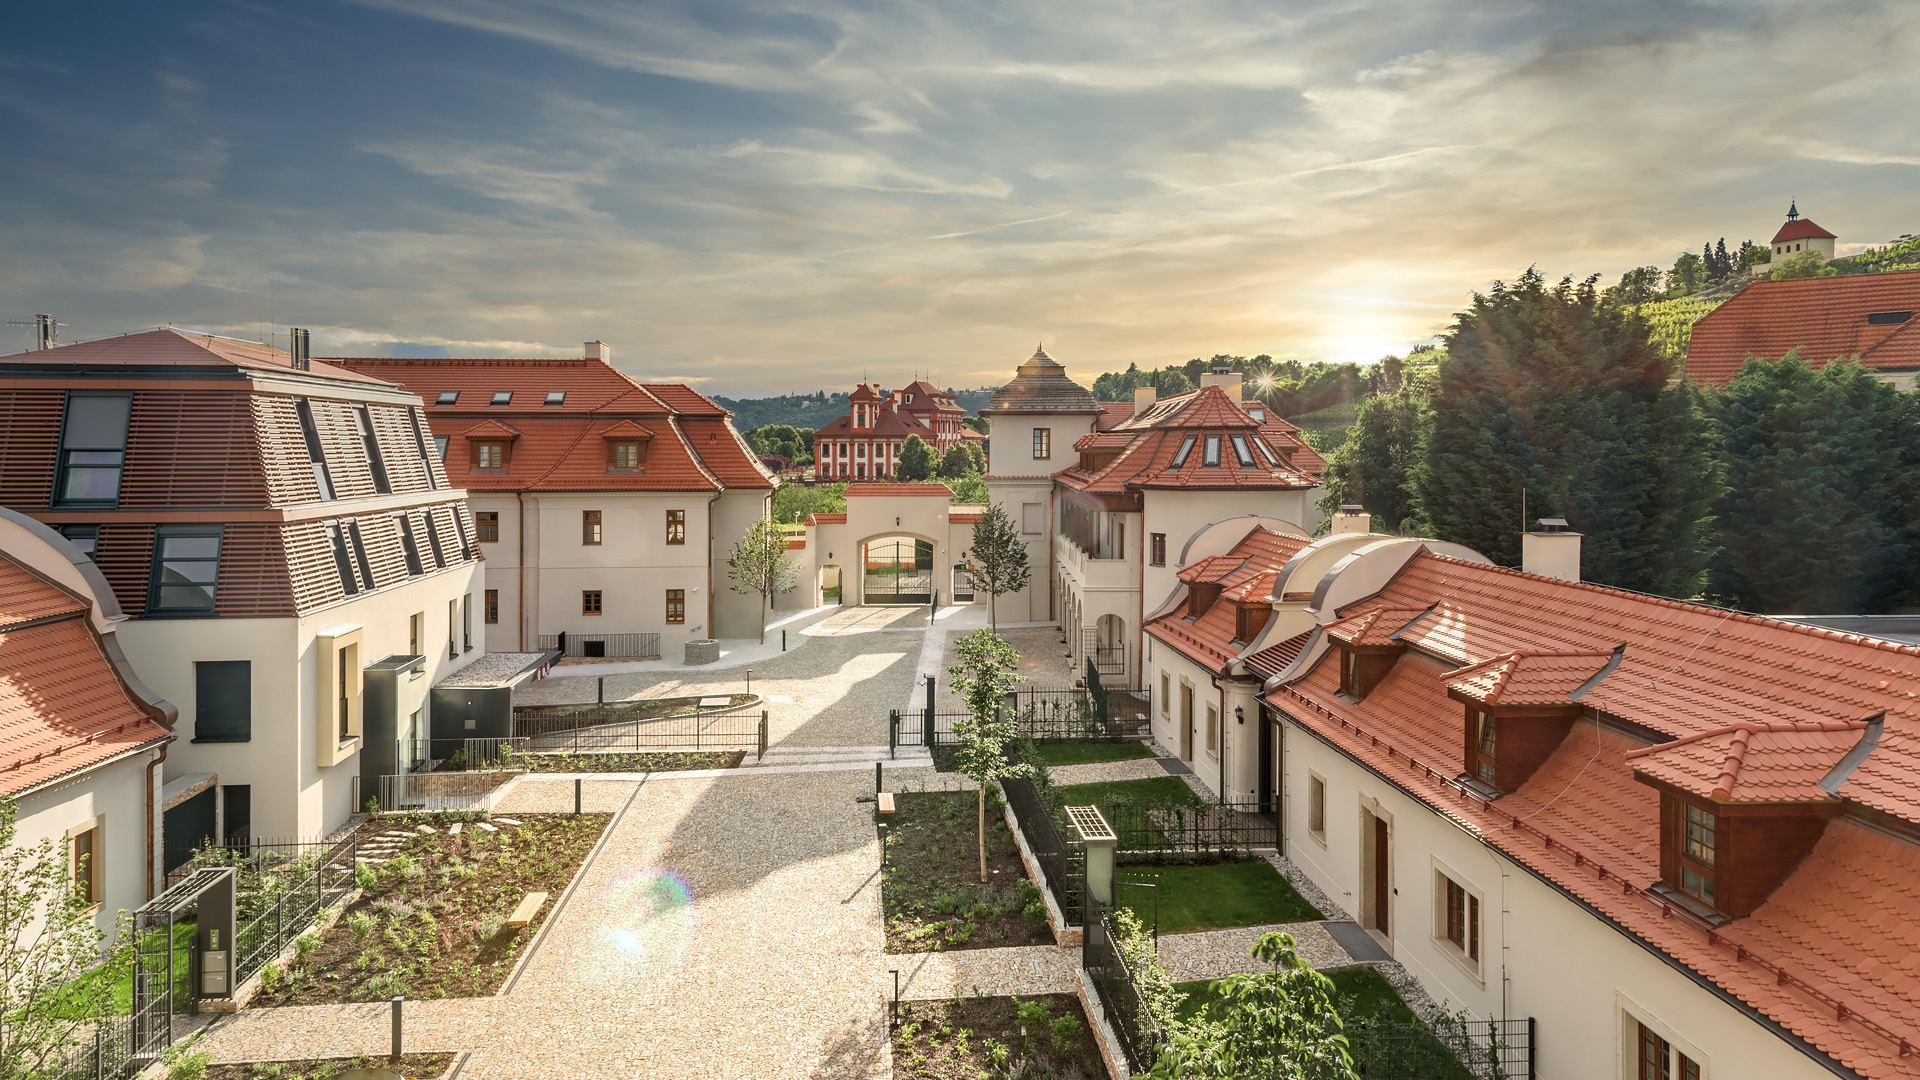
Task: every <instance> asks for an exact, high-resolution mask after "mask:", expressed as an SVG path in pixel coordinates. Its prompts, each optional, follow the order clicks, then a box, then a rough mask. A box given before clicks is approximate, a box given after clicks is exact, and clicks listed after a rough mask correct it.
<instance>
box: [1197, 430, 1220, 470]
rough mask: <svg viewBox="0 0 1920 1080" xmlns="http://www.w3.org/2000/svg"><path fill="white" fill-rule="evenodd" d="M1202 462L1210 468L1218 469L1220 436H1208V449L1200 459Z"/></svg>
mask: <svg viewBox="0 0 1920 1080" xmlns="http://www.w3.org/2000/svg"><path fill="white" fill-rule="evenodd" d="M1200 464H1202V465H1205V466H1206V467H1207V468H1209V469H1217V468H1219V467H1220V436H1218V435H1209V436H1207V449H1206V452H1205V455H1204V456H1202V457H1201V459H1200Z"/></svg>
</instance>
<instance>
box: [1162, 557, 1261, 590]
mask: <svg viewBox="0 0 1920 1080" xmlns="http://www.w3.org/2000/svg"><path fill="white" fill-rule="evenodd" d="M1245 565H1247V556H1245V555H1244V554H1243V555H1232V554H1228V555H1209V556H1207V557H1206V558H1204V559H1200V560H1198V561H1197V562H1194V563H1191V564H1189V565H1187V566H1183V567H1181V568H1180V570H1179V572H1177V573H1175V574H1174V577H1177V578H1179V579H1180V580H1181V581H1185V582H1189V583H1191V582H1195V581H1220V580H1223V579H1224V578H1226V576H1227V575H1228V574H1231V573H1233V572H1234V571H1235V570H1238V569H1240V568H1241V567H1243V566H1245Z"/></svg>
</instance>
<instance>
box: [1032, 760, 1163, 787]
mask: <svg viewBox="0 0 1920 1080" xmlns="http://www.w3.org/2000/svg"><path fill="white" fill-rule="evenodd" d="M1047 775H1048V776H1049V777H1051V778H1052V779H1053V782H1054V783H1056V784H1104V783H1107V782H1109V781H1113V780H1149V779H1152V778H1153V777H1156V776H1165V775H1167V770H1166V769H1164V768H1161V767H1160V763H1159V762H1158V761H1155V760H1154V759H1153V758H1135V759H1134V760H1132V761H1097V762H1094V763H1093V764H1091V765H1054V766H1052V767H1050V768H1048V769H1047Z"/></svg>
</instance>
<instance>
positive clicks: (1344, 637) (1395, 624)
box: [1323, 605, 1428, 645]
mask: <svg viewBox="0 0 1920 1080" xmlns="http://www.w3.org/2000/svg"><path fill="white" fill-rule="evenodd" d="M1427 611H1428V609H1427V608H1425V607H1413V606H1410V605H1407V606H1399V607H1395V606H1391V605H1386V606H1382V605H1374V606H1372V607H1368V608H1366V609H1365V610H1363V611H1358V612H1355V613H1354V614H1352V615H1348V616H1346V617H1345V618H1341V619H1335V620H1333V621H1332V622H1330V623H1327V624H1326V625H1325V627H1324V628H1323V629H1325V630H1326V632H1327V636H1328V637H1330V638H1333V639H1335V640H1337V641H1344V642H1346V643H1347V644H1348V645H1392V644H1394V635H1395V634H1397V633H1399V632H1400V631H1401V630H1403V629H1404V628H1406V627H1407V626H1409V625H1410V624H1412V623H1413V622H1414V621H1416V620H1418V619H1419V618H1420V617H1421V616H1422V615H1425V614H1426V613H1427Z"/></svg>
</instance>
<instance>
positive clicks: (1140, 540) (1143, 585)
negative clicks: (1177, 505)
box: [1121, 495, 1153, 724]
mask: <svg viewBox="0 0 1920 1080" xmlns="http://www.w3.org/2000/svg"><path fill="white" fill-rule="evenodd" d="M1134 532H1136V533H1138V534H1139V535H1138V536H1136V537H1134V541H1133V543H1134V549H1135V550H1136V551H1138V552H1139V553H1140V557H1139V558H1137V559H1135V560H1134V565H1135V567H1136V569H1138V570H1139V573H1137V574H1135V575H1134V578H1133V581H1134V584H1133V596H1134V605H1135V606H1134V609H1133V671H1134V674H1135V675H1136V676H1138V678H1137V679H1135V682H1137V683H1138V684H1139V685H1137V686H1134V687H1133V688H1132V689H1134V690H1145V689H1146V688H1147V684H1146V683H1145V682H1144V681H1143V680H1144V679H1145V678H1146V673H1147V672H1146V667H1147V545H1146V540H1147V500H1146V496H1145V495H1142V496H1141V498H1140V527H1139V528H1137V529H1135V530H1134ZM1121 554H1122V555H1124V554H1126V552H1124V551H1122V552H1121ZM1147 709H1148V711H1147V723H1149V724H1151V723H1153V711H1152V709H1153V706H1152V704H1151V703H1149V704H1148V706H1147Z"/></svg>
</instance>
